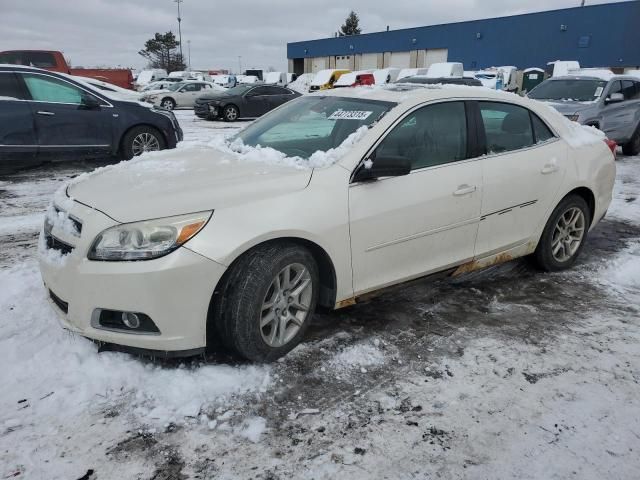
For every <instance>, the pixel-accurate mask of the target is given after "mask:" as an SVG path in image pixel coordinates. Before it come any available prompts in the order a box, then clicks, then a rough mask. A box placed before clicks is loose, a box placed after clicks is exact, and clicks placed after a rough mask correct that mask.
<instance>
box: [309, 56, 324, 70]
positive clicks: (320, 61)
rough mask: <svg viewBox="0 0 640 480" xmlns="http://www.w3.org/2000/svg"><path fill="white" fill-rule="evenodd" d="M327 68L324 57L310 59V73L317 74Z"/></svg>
mask: <svg viewBox="0 0 640 480" xmlns="http://www.w3.org/2000/svg"><path fill="white" fill-rule="evenodd" d="M325 68H327V63H326V57H316V58H312V59H311V73H317V72H319V71H320V70H324V69H325Z"/></svg>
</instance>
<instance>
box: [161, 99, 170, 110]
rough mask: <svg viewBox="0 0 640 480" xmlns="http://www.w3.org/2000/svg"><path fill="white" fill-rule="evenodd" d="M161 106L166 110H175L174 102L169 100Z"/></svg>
mask: <svg viewBox="0 0 640 480" xmlns="http://www.w3.org/2000/svg"><path fill="white" fill-rule="evenodd" d="M160 106H161V107H162V108H164V109H165V110H173V102H172V101H171V100H169V99H167V100H164V101H163V102H162V104H161V105H160Z"/></svg>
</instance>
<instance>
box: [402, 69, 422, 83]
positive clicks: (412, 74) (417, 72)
mask: <svg viewBox="0 0 640 480" xmlns="http://www.w3.org/2000/svg"><path fill="white" fill-rule="evenodd" d="M427 73H429V69H428V68H403V69H402V70H400V72H399V73H398V77H397V78H396V81H398V80H400V79H401V78H406V77H415V76H416V75H426V74H427Z"/></svg>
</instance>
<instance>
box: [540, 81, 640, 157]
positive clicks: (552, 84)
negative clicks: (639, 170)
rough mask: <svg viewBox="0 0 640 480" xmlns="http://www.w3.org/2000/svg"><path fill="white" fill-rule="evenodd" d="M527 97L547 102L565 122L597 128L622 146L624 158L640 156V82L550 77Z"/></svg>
mask: <svg viewBox="0 0 640 480" xmlns="http://www.w3.org/2000/svg"><path fill="white" fill-rule="evenodd" d="M609 73H610V72H609ZM528 97H529V98H533V99H536V100H541V101H544V102H547V103H548V104H550V105H551V106H553V107H554V108H555V109H556V110H558V111H559V112H560V113H562V114H563V115H564V116H566V117H567V118H568V119H569V120H573V121H575V122H579V123H581V124H583V125H591V126H594V127H596V128H599V129H600V130H602V131H603V132H604V133H605V134H606V135H607V137H609V138H610V139H612V140H615V141H616V142H617V143H618V144H619V145H622V151H623V153H624V154H625V155H638V154H640V79H638V78H636V77H633V76H627V75H613V74H611V75H601V76H597V77H596V76H567V77H552V78H549V79H547V80H545V81H544V82H542V83H541V84H540V85H538V86H537V87H535V88H534V89H533V90H531V91H530V92H529V93H528Z"/></svg>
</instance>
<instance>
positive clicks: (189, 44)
mask: <svg viewBox="0 0 640 480" xmlns="http://www.w3.org/2000/svg"><path fill="white" fill-rule="evenodd" d="M187 47H188V52H189V53H188V55H189V70H191V40H187Z"/></svg>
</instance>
